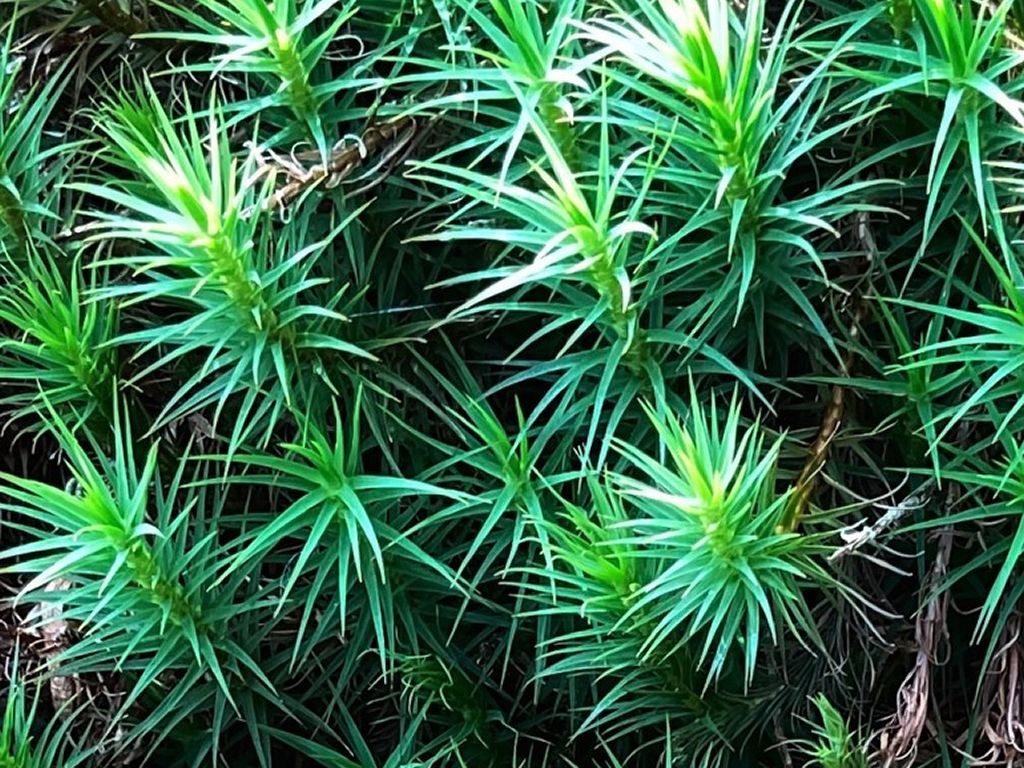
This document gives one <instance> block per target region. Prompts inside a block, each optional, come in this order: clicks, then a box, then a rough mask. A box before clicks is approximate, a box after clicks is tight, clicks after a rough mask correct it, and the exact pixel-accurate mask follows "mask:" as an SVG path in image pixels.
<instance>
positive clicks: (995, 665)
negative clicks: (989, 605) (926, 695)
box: [976, 611, 1024, 768]
mask: <svg viewBox="0 0 1024 768" xmlns="http://www.w3.org/2000/svg"><path fill="white" fill-rule="evenodd" d="M981 724H982V725H981V732H982V737H983V738H984V740H985V741H986V742H987V743H988V745H989V750H988V752H987V753H985V754H984V755H982V756H981V757H979V758H977V760H976V762H977V763H978V764H981V765H1005V766H1007V767H1008V768H1009V767H1010V766H1016V765H1020V764H1021V761H1024V642H1021V614H1020V613H1019V612H1016V611H1015V612H1014V613H1012V614H1011V615H1010V617H1009V618H1008V619H1007V621H1006V626H1005V627H1004V628H1003V631H1002V633H1001V634H1000V637H999V646H998V650H997V651H996V653H995V655H994V657H993V659H992V666H991V668H990V669H989V671H988V673H987V674H986V675H985V683H984V686H983V688H982V694H981Z"/></svg>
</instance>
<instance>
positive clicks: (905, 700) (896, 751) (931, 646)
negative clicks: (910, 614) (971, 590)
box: [880, 494, 953, 768]
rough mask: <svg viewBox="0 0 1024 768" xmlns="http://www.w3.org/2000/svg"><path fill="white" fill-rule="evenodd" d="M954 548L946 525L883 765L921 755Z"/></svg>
mask: <svg viewBox="0 0 1024 768" xmlns="http://www.w3.org/2000/svg"><path fill="white" fill-rule="evenodd" d="M951 495H952V494H951ZM952 549H953V531H952V530H951V529H944V530H943V531H942V532H941V533H940V534H939V544H938V548H937V550H936V552H935V561H934V562H933V563H932V570H931V572H930V573H929V575H928V578H927V580H926V581H925V584H924V585H923V587H922V589H921V597H922V600H923V601H925V604H924V605H923V606H922V607H921V609H920V610H919V611H918V613H917V623H916V626H915V629H914V638H915V644H916V646H917V656H916V659H915V661H914V667H913V669H912V670H911V671H910V674H908V675H907V676H906V678H905V679H904V680H903V683H902V684H901V685H900V689H899V693H898V694H897V702H896V714H895V715H893V720H892V722H891V724H890V726H889V728H887V729H886V731H885V732H883V734H882V739H881V749H880V757H881V761H882V762H881V764H882V766H883V768H888V767H889V766H891V765H906V764H909V763H911V762H913V760H914V758H915V757H916V756H917V750H918V745H919V743H920V739H921V733H922V732H923V731H924V727H925V725H926V724H927V722H928V702H929V698H930V695H931V672H932V667H934V666H937V665H939V664H941V663H942V662H941V660H939V659H938V657H937V649H938V647H939V643H940V641H943V640H944V639H945V638H946V636H947V628H946V613H947V610H948V608H949V595H948V594H946V593H941V594H938V595H936V594H934V589H935V588H936V587H937V586H938V584H940V583H941V581H942V580H943V579H944V578H945V576H946V571H947V569H948V568H949V556H950V552H951V551H952Z"/></svg>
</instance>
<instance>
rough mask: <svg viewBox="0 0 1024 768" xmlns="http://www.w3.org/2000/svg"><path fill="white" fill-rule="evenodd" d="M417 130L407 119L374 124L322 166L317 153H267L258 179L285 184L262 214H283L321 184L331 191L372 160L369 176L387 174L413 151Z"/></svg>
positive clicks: (337, 150) (276, 192)
mask: <svg viewBox="0 0 1024 768" xmlns="http://www.w3.org/2000/svg"><path fill="white" fill-rule="evenodd" d="M419 128H420V126H419V124H418V123H417V121H416V120H415V119H414V118H413V117H411V116H408V115H406V116H400V117H396V118H394V119H392V120H387V121H383V122H379V123H376V124H374V125H372V126H370V127H369V128H368V129H367V130H366V131H364V132H363V134H362V136H360V137H359V138H358V140H356V141H348V142H342V143H339V144H338V145H336V146H335V148H334V149H333V150H332V151H331V154H330V157H329V158H328V159H327V162H326V164H325V163H323V162H321V160H322V158H321V156H320V153H319V152H317V151H306V152H293V153H292V154H291V155H290V156H289V157H287V158H283V157H281V156H279V155H276V154H274V153H270V157H271V160H270V161H269V162H267V161H265V160H264V159H263V158H259V159H258V162H259V163H260V166H261V167H260V171H259V172H258V173H257V175H256V178H257V179H259V178H261V177H263V176H265V175H267V174H272V175H273V177H276V176H278V175H281V176H283V178H284V184H283V185H281V186H279V187H277V189H276V190H275V191H274V193H273V194H272V195H271V196H270V197H268V198H267V199H266V200H265V201H264V203H263V206H262V208H263V210H276V211H284V210H285V209H287V207H288V206H289V205H290V204H291V203H293V202H295V200H297V199H298V198H299V197H301V196H302V195H304V194H305V193H306V192H307V191H309V190H311V189H313V188H315V187H318V186H320V185H321V184H322V185H323V186H324V188H325V189H333V188H335V187H337V186H338V185H339V184H340V183H341V182H342V181H344V180H345V179H347V178H349V177H350V176H351V175H352V174H353V173H354V172H355V171H356V170H357V169H359V168H361V167H362V166H364V165H365V164H367V162H368V161H370V160H371V159H372V160H373V161H374V167H373V168H371V170H370V173H371V174H372V173H373V172H374V170H379V171H381V172H383V173H384V174H386V173H387V171H388V170H389V169H390V168H392V167H394V166H395V165H397V164H398V162H400V161H401V160H402V159H403V158H404V157H405V156H407V155H408V153H409V152H410V151H411V150H412V149H413V146H414V139H415V138H416V137H417V136H421V135H422V132H421V131H420V130H419ZM380 181H382V178H378V179H376V180H375V181H372V182H370V183H369V184H367V185H366V186H365V187H364V188H362V189H361V190H360V191H365V189H368V188H369V187H372V186H375V185H376V184H379V183H380Z"/></svg>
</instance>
